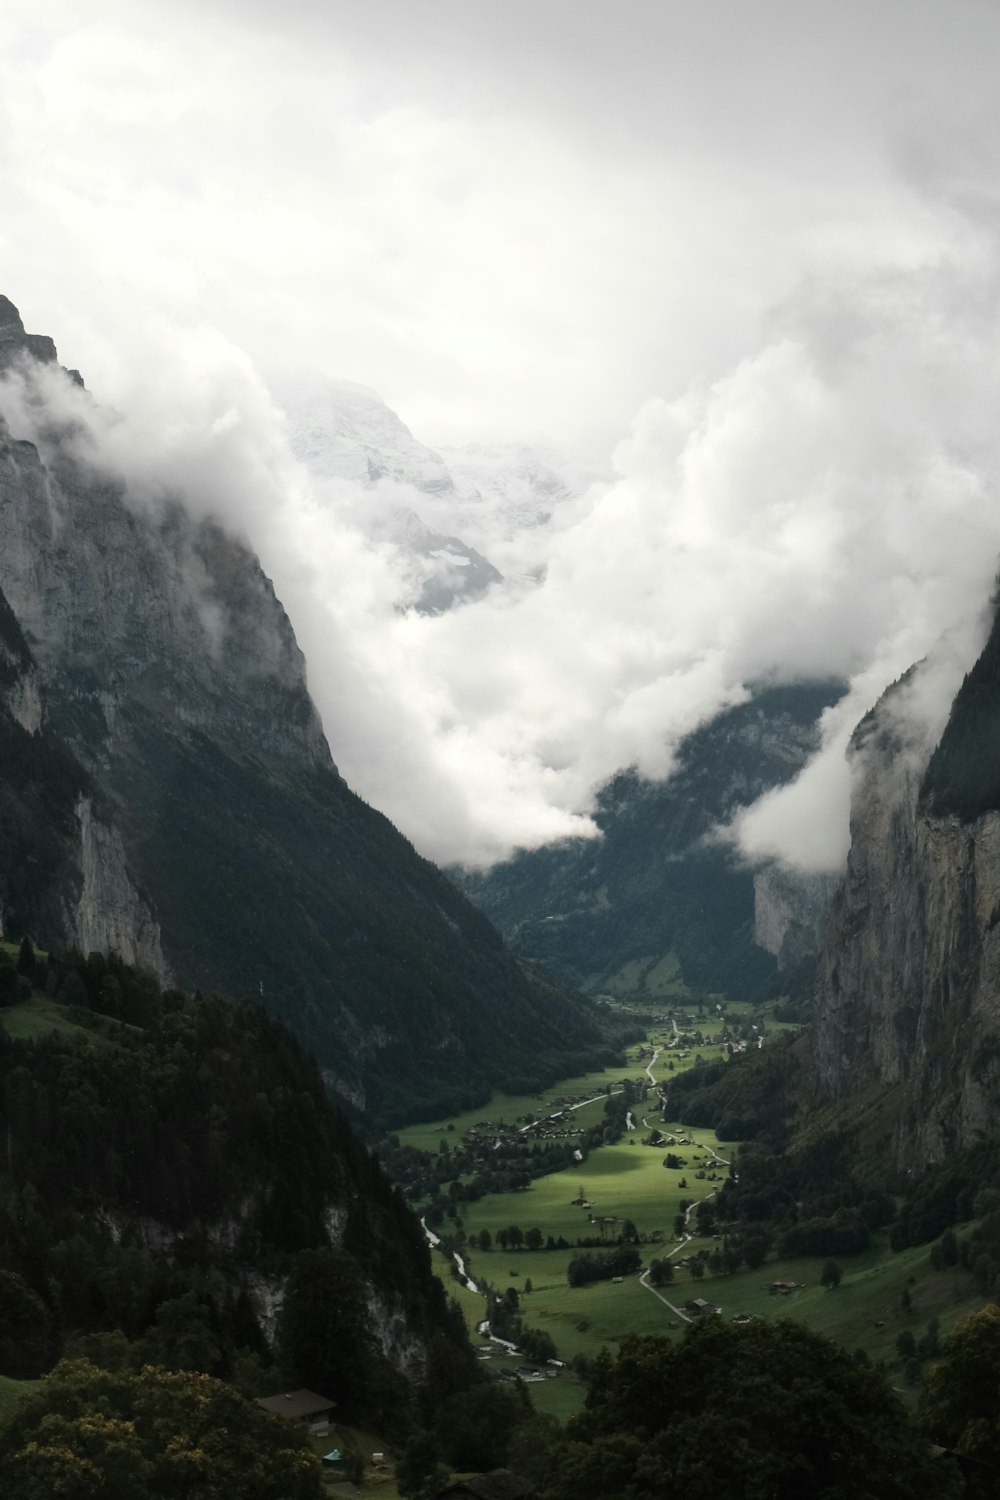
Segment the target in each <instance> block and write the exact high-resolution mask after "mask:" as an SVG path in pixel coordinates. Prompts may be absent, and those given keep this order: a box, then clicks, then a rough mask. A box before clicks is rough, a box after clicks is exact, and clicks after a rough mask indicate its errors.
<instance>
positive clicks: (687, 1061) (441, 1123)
mask: <svg viewBox="0 0 1000 1500" xmlns="http://www.w3.org/2000/svg"><path fill="white" fill-rule="evenodd" d="M672 1009H674V1007H668V1008H667V1010H666V1012H665V1014H664V1017H663V1019H662V1020H658V1021H656V1022H654V1023H653V1025H651V1026H650V1028H649V1032H648V1035H647V1039H646V1041H645V1042H642V1043H637V1044H636V1045H634V1046H631V1047H629V1048H628V1049H627V1050H626V1053H625V1061H624V1063H617V1064H615V1065H614V1066H612V1067H608V1068H598V1069H595V1070H594V1071H593V1072H591V1073H583V1074H580V1075H579V1076H578V1077H576V1078H565V1079H562V1080H561V1081H560V1082H559V1083H555V1084H552V1085H551V1086H550V1087H549V1088H547V1089H542V1090H541V1091H540V1092H539V1093H537V1094H503V1093H498V1094H494V1096H493V1098H492V1099H491V1100H490V1102H489V1103H488V1104H480V1105H477V1106H476V1107H475V1108H474V1109H468V1110H465V1111H464V1112H462V1113H461V1114H455V1115H448V1116H446V1117H445V1118H444V1119H441V1120H433V1121H428V1122H424V1123H421V1124H417V1125H407V1126H405V1127H404V1128H403V1129H401V1130H399V1131H397V1132H396V1133H397V1135H398V1136H399V1139H400V1141H401V1142H402V1143H403V1144H404V1145H407V1146H414V1147H416V1148H417V1149H418V1150H420V1151H436V1150H437V1149H438V1145H439V1143H440V1141H441V1138H442V1136H446V1137H448V1138H449V1143H450V1144H452V1143H454V1142H457V1141H458V1140H461V1138H462V1136H463V1135H464V1134H465V1133H466V1131H468V1130H472V1129H474V1128H475V1127H476V1126H483V1125H514V1124H521V1123H523V1122H524V1120H525V1119H526V1117H527V1116H528V1115H529V1114H530V1115H532V1116H533V1117H535V1118H538V1117H542V1116H544V1115H549V1114H552V1113H554V1111H556V1110H557V1109H562V1108H565V1107H566V1105H567V1104H568V1103H571V1102H574V1101H576V1100H579V1099H590V1100H593V1102H592V1103H590V1104H587V1105H585V1106H584V1107H583V1108H581V1109H574V1110H573V1112H572V1115H571V1123H568V1124H567V1128H568V1129H578V1128H579V1129H585V1128H589V1127H590V1126H592V1125H594V1124H595V1123H596V1122H597V1121H598V1120H599V1119H600V1117H601V1114H602V1113H603V1110H604V1099H605V1090H606V1089H607V1088H608V1087H610V1088H612V1089H616V1088H619V1087H620V1086H621V1083H622V1080H623V1079H624V1078H630V1079H632V1080H633V1081H637V1080H641V1081H642V1082H643V1083H645V1084H648V1083H649V1078H648V1075H647V1073H646V1067H647V1064H651V1065H652V1069H653V1077H654V1078H655V1079H656V1081H657V1083H662V1082H664V1081H665V1080H666V1079H668V1078H669V1077H670V1076H671V1074H670V1069H669V1068H668V1061H671V1062H673V1065H674V1068H673V1071H674V1073H680V1072H685V1071H686V1070H687V1069H688V1068H691V1067H694V1065H695V1054H696V1053H698V1054H700V1056H701V1057H702V1058H703V1059H704V1060H705V1061H706V1062H714V1061H716V1060H717V1059H718V1058H720V1057H725V1055H726V1052H725V1048H724V1047H718V1046H712V1045H711V1044H710V1043H709V1042H706V1043H705V1044H704V1045H703V1046H702V1047H698V1048H695V1047H691V1048H684V1049H680V1048H678V1047H677V1045H676V1039H675V1037H674V1031H673V1027H672V1026H671V1024H670V1012H671V1010H672ZM729 1009H730V1011H731V1012H735V1011H736V1010H737V1007H735V1006H730V1007H729ZM746 1010H747V1011H748V1012H753V1007H751V1006H747V1007H746ZM765 1019H766V1025H767V1027H768V1029H769V1030H784V1029H787V1028H786V1027H784V1026H782V1025H781V1023H779V1022H776V1021H773V1020H772V1019H770V1017H766V1018H765ZM678 1024H679V1025H682V1029H684V1026H683V1024H682V1023H681V1021H680V1019H678ZM718 1024H719V1023H718V1019H717V1018H716V1019H715V1021H714V1022H713V1021H712V1019H711V1017H707V1018H706V1019H705V1020H704V1021H702V1022H698V1021H697V1020H696V1019H695V1018H694V1017H692V1016H688V1017H687V1020H686V1025H687V1028H688V1029H690V1030H692V1031H695V1030H698V1029H699V1026H700V1028H701V1029H702V1030H705V1031H707V1030H708V1028H709V1026H710V1025H716V1026H717V1025H718ZM792 1029H793V1030H794V1029H797V1028H794V1027H793V1028H792ZM658 1048H659V1049H660V1056H659V1057H658V1058H657V1060H656V1062H655V1063H653V1062H652V1053H653V1051H655V1050H656V1049H658ZM682 1050H683V1051H684V1053H685V1054H686V1055H685V1056H683V1057H682V1056H681V1055H680V1054H681V1051H682ZM649 1104H650V1106H651V1108H652V1109H653V1110H654V1111H655V1108H656V1098H655V1095H654V1094H653V1093H652V1092H651V1093H650V1098H649ZM638 1113H639V1115H641V1113H642V1111H641V1109H640V1110H639V1112H638ZM650 1118H651V1119H652V1115H651V1116H650Z"/></svg>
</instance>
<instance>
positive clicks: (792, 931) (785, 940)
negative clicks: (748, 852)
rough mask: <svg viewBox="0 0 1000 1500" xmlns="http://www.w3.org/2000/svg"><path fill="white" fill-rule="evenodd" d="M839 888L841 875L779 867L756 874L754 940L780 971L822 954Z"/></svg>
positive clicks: (754, 885)
mask: <svg viewBox="0 0 1000 1500" xmlns="http://www.w3.org/2000/svg"><path fill="white" fill-rule="evenodd" d="M839 885H840V876H839V875H805V874H800V873H798V872H796V871H794V870H788V869H786V868H785V867H784V866H782V865H776V864H771V865H765V866H764V868H763V869H760V870H755V871H754V877H753V940H754V942H755V943H756V944H757V946H758V947H759V948H763V949H764V951H765V952H766V953H770V954H772V955H773V957H774V958H775V959H776V960H777V963H778V970H779V972H784V971H785V970H788V969H794V968H795V967H796V965H798V964H801V963H802V962H804V961H805V960H808V959H810V958H812V957H814V956H815V954H817V953H818V952H819V950H820V948H821V947H822V945H823V937H824V934H825V932H826V923H827V918H828V916H829V913H830V905H831V903H832V901H833V898H834V896H835V894H836V892H837V888H838V887H839Z"/></svg>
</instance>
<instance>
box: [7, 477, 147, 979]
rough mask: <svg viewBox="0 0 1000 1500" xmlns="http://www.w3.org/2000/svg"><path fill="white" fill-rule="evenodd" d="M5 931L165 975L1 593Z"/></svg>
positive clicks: (104, 811) (106, 824) (142, 910)
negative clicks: (105, 954) (109, 954)
mask: <svg viewBox="0 0 1000 1500" xmlns="http://www.w3.org/2000/svg"><path fill="white" fill-rule="evenodd" d="M0 462H2V452H0ZM5 928H7V929H9V931H10V932H11V933H14V934H17V935H18V936H21V935H23V934H34V935H36V936H37V935H39V934H44V935H45V937H46V939H47V941H49V942H51V943H58V944H61V945H63V946H66V947H70V948H78V949H80V950H81V951H83V952H84V953H88V952H90V951H91V950H92V949H102V950H105V951H107V950H108V949H114V950H115V951H116V952H117V953H119V954H120V955H121V956H122V957H123V958H124V959H126V961H129V962H138V963H143V964H145V965H147V966H148V967H150V968H152V969H154V970H156V971H158V972H159V971H162V969H163V957H162V953H161V950H160V937H159V930H158V928H157V925H156V922H155V920H154V918H153V916H152V913H151V912H150V910H149V906H148V903H147V901H146V900H145V899H144V898H143V897H142V896H141V895H140V894H139V892H138V890H137V889H136V886H135V883H134V881H133V878H132V875H131V872H130V870H129V868H128V864H127V861H126V857H125V852H124V848H123V845H122V841H121V838H120V835H119V833H118V830H117V829H116V828H115V827H114V825H113V822H112V820H111V815H110V809H109V806H108V803H107V799H106V798H105V797H103V796H102V794H101V792H100V790H99V788H98V787H97V785H96V783H95V782H94V780H93V778H92V777H91V776H89V775H88V773H87V772H86V771H85V770H84V768H83V766H82V765H81V764H80V762H79V761H78V760H77V759H76V757H75V756H74V755H72V754H71V753H70V752H69V751H68V750H67V748H66V747H65V745H64V744H63V743H62V742H61V741H60V739H59V738H58V736H57V735H56V734H54V733H53V731H52V729H51V727H50V726H49V725H48V723H47V722H46V717H45V706H44V700H43V693H42V688H41V683H40V680H39V674H38V671H37V669H36V667H35V664H34V661H33V660H32V657H31V653H30V651H29V650H28V647H27V644H26V642H25V639H24V636H23V634H22V633H21V629H20V626H19V625H18V623H17V620H16V619H15V618H14V614H13V611H12V610H11V608H10V605H9V604H8V603H7V600H6V599H5V598H4V596H3V594H2V593H0V937H2V936H3V933H4V930H5Z"/></svg>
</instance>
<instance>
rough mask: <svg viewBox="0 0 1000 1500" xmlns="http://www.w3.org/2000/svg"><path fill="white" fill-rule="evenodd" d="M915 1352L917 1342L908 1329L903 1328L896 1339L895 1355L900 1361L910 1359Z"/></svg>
mask: <svg viewBox="0 0 1000 1500" xmlns="http://www.w3.org/2000/svg"><path fill="white" fill-rule="evenodd" d="M916 1352H917V1341H916V1339H915V1338H914V1337H913V1334H912V1333H911V1332H910V1330H909V1329H908V1328H904V1329H903V1331H902V1333H901V1334H900V1335H899V1337H898V1338H897V1339H896V1353H897V1354H898V1355H899V1357H900V1359H903V1360H906V1359H912V1358H913V1356H914V1355H915V1354H916Z"/></svg>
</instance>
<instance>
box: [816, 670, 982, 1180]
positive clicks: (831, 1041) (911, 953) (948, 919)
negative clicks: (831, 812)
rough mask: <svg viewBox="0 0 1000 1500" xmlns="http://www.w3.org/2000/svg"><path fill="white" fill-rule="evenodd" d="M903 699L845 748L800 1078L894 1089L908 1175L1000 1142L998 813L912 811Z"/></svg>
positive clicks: (917, 757)
mask: <svg viewBox="0 0 1000 1500" xmlns="http://www.w3.org/2000/svg"><path fill="white" fill-rule="evenodd" d="M905 691H906V682H905V679H904V681H903V682H902V683H898V684H896V685H895V686H894V687H893V688H891V689H890V690H889V691H888V692H887V693H886V694H885V695H884V696H883V698H882V699H881V701H880V703H879V704H878V706H877V708H876V709H875V710H874V711H873V713H872V714H871V715H869V716H868V718H867V719H866V720H865V721H863V723H862V725H861V726H860V727H859V729H858V730H857V731H856V733H855V736H854V740H853V741H852V747H851V753H852V757H853V759H854V763H855V771H856V783H855V792H854V796H853V799H852V808H851V849H850V854H849V857H848V867H847V876H846V879H845V881H844V884H843V886H842V887H841V889H840V891H839V892H838V894H837V896H836V898H835V900H834V903H833V908H832V911H831V916H830V923H829V928H828V935H827V941H826V945H825V947H824V950H823V954H822V957H821V962H820V967H819V975H818V983H817V996H816V1021H815V1028H814V1052H813V1069H814V1075H815V1079H816V1082H817V1084H818V1086H819V1089H820V1091H821V1093H822V1094H825V1095H827V1096H834V1097H836V1096H846V1095H849V1094H850V1093H852V1092H853V1091H854V1090H856V1089H863V1088H865V1087H866V1086H870V1085H872V1084H879V1085H882V1086H896V1087H897V1088H898V1090H899V1091H900V1094H899V1100H898V1120H897V1125H896V1136H895V1149H896V1153H897V1156H898V1159H899V1161H900V1162H901V1163H903V1164H905V1165H908V1166H912V1167H918V1166H920V1165H922V1164H924V1163H926V1162H927V1161H936V1160H942V1159H943V1158H945V1157H946V1156H947V1155H948V1153H949V1152H951V1151H953V1150H955V1149H956V1148H958V1147H963V1146H968V1145H971V1144H972V1143H973V1142H974V1141H976V1140H978V1139H980V1138H981V1136H982V1135H983V1134H984V1133H989V1134H992V1133H994V1132H996V1131H997V1130H1000V921H998V918H1000V814H998V813H995V812H989V813H986V814H985V815H984V816H982V817H980V818H979V819H977V820H976V821H975V822H973V823H960V822H959V821H958V819H957V818H952V817H948V818H937V817H929V816H926V815H925V814H924V813H923V811H922V810H921V806H920V801H919V798H920V787H921V781H922V778H923V774H924V771H925V769H926V766H927V762H928V760H929V758H930V753H931V750H932V749H933V745H934V739H933V738H930V739H928V738H927V737H925V736H920V735H919V734H916V735H915V734H910V733H908V732H907V730H906V728H905V716H903V715H901V714H900V712H899V711H898V709H899V703H900V698H901V695H902V694H904V693H905Z"/></svg>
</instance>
